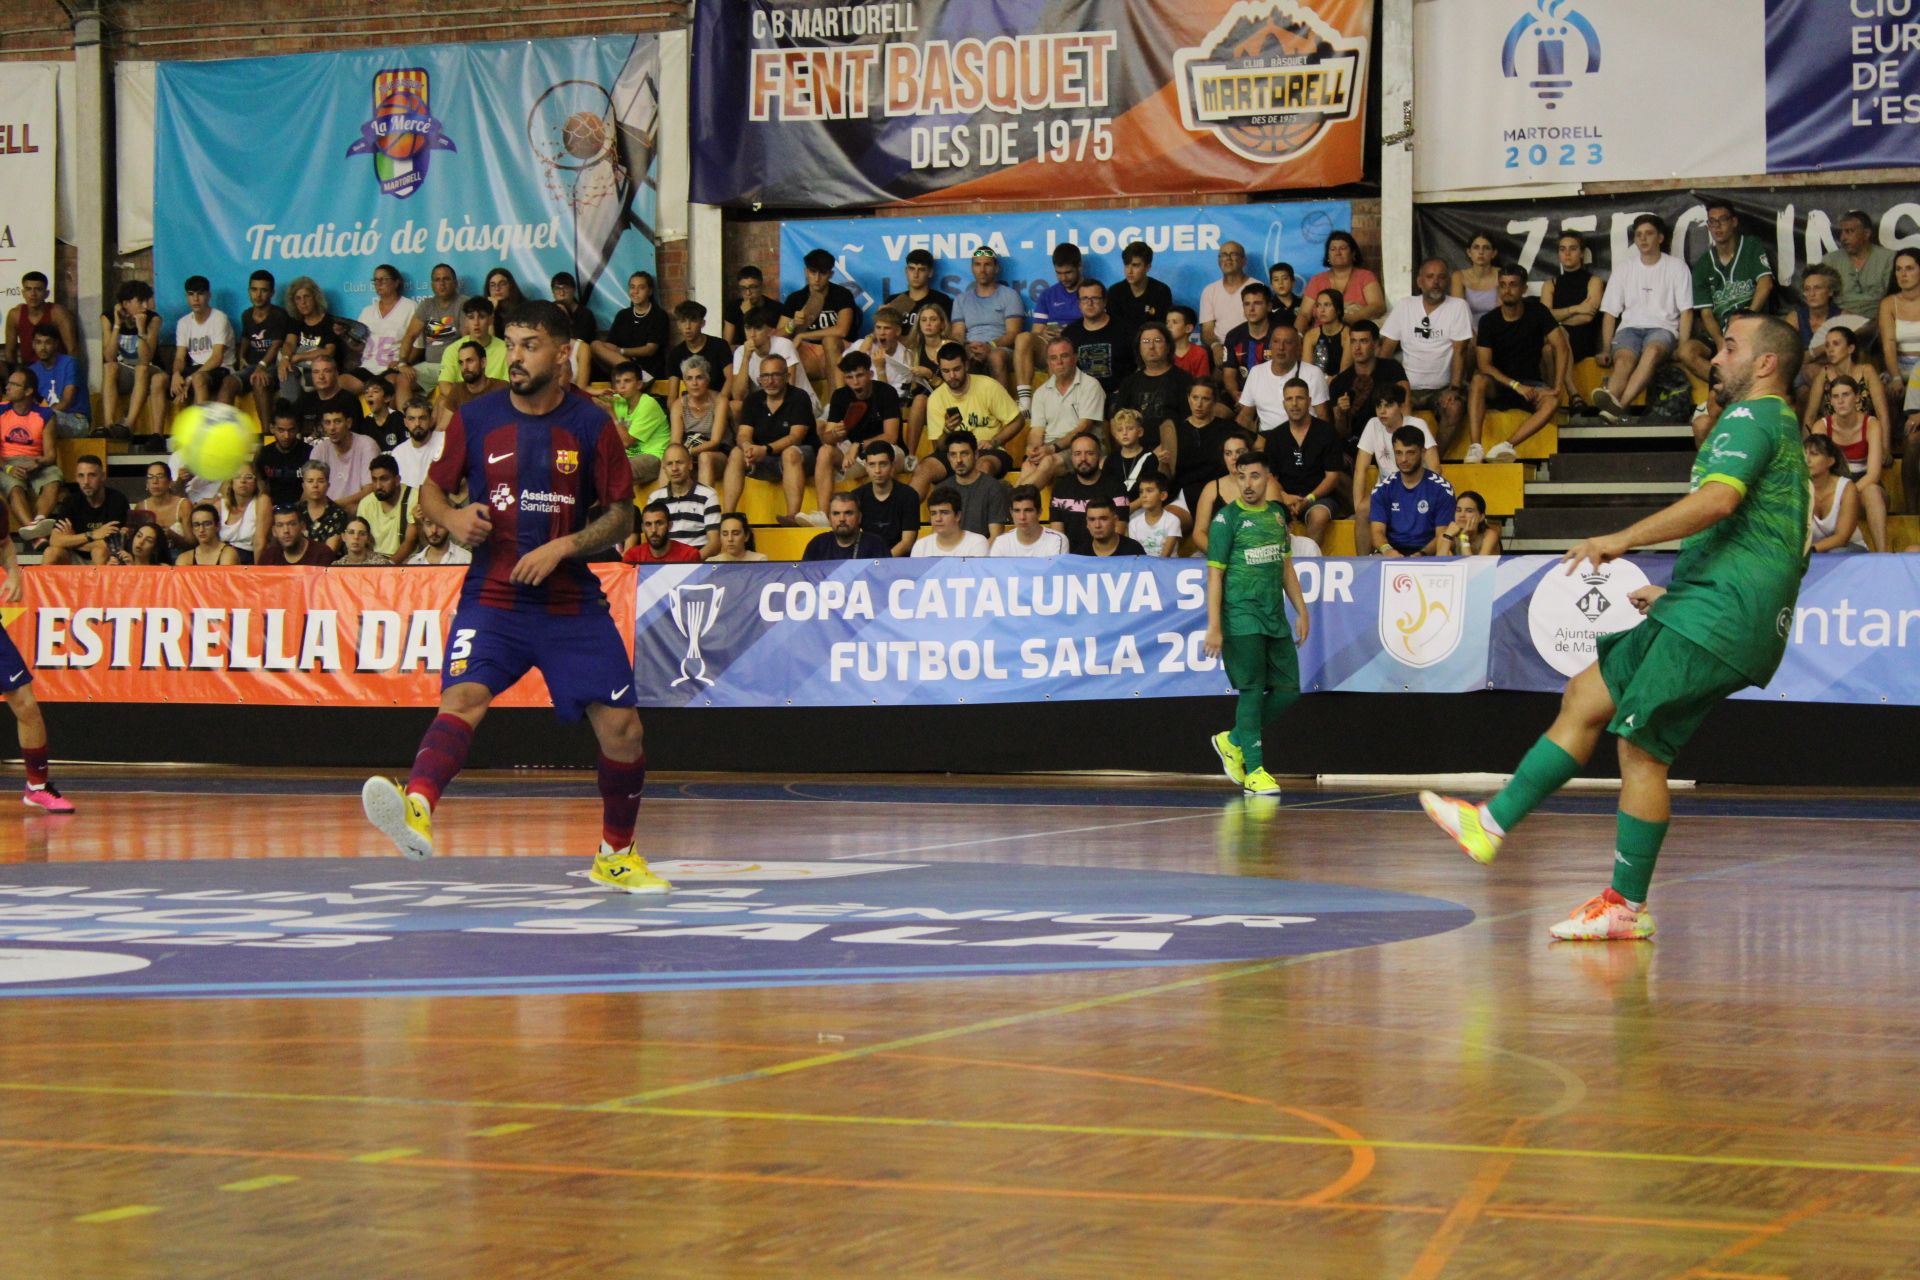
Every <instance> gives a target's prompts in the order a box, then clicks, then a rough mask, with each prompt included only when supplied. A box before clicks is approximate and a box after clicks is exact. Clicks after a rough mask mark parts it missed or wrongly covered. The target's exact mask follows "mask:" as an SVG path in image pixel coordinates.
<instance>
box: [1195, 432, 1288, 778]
mask: <svg viewBox="0 0 1920 1280" xmlns="http://www.w3.org/2000/svg"><path fill="white" fill-rule="evenodd" d="M1234 470H1235V472H1236V474H1237V475H1238V477H1239V480H1240V498H1239V500H1238V501H1237V502H1229V503H1227V504H1226V505H1225V506H1223V507H1221V508H1220V512H1219V514H1218V515H1216V516H1214V518H1213V524H1212V525H1211V526H1210V527H1209V528H1208V530H1207V638H1206V645H1207V652H1208V654H1210V655H1214V656H1219V657H1222V658H1223V659H1224V660H1225V663H1226V668H1227V679H1229V680H1231V681H1232V682H1233V687H1234V688H1235V689H1236V690H1237V691H1238V692H1239V694H1240V702H1239V707H1238V708H1237V709H1236V711H1235V712H1234V717H1233V728H1232V729H1231V730H1229V731H1227V732H1225V733H1216V734H1214V735H1213V749H1214V750H1215V751H1216V752H1218V753H1219V756H1220V765H1221V767H1222V768H1223V769H1225V770H1226V774H1227V777H1229V778H1231V779H1232V780H1233V781H1235V782H1237V783H1239V784H1240V786H1241V787H1242V788H1243V789H1244V790H1246V791H1247V792H1248V793H1249V794H1251V795H1256V796H1277V795H1279V794H1280V784H1279V783H1278V782H1275V781H1274V778H1273V775H1272V774H1270V773H1268V772H1267V761H1266V752H1265V749H1264V746H1265V744H1264V742H1263V741H1262V739H1263V738H1264V736H1265V733H1266V727H1267V726H1268V725H1270V724H1272V723H1273V722H1274V721H1275V720H1278V719H1279V718H1280V717H1281V716H1282V715H1284V714H1285V713H1286V710H1287V708H1288V707H1290V706H1292V705H1293V704H1294V703H1295V702H1296V701H1298V700H1299V697H1300V653H1299V651H1298V650H1297V649H1295V648H1294V641H1295V637H1296V636H1297V637H1298V640H1299V643H1301V644H1305V643H1306V642H1307V598H1306V596H1304V595H1302V594H1301V592H1300V579H1299V578H1298V577H1297V576H1296V575H1295V574H1294V572H1293V559H1292V557H1291V556H1290V555H1289V554H1288V553H1289V552H1290V551H1291V550H1292V549H1293V534H1292V532H1291V531H1290V530H1289V529H1288V528H1287V517H1286V513H1285V512H1284V510H1283V509H1281V508H1279V507H1276V506H1275V505H1273V504H1272V503H1269V502H1265V501H1250V500H1249V497H1250V495H1257V496H1258V497H1259V498H1265V496H1266V492H1267V475H1268V472H1267V459H1266V455H1265V454H1259V453H1252V452H1248V453H1244V454H1242V455H1240V460H1239V462H1237V463H1235V464H1234ZM1283 594H1284V595H1285V597H1286V599H1288V600H1291V601H1293V611H1294V612H1295V613H1297V614H1298V615H1300V621H1299V623H1298V624H1297V625H1296V626H1295V627H1293V628H1289V627H1288V626H1287V607H1286V604H1285V603H1284V602H1283V601H1282V599H1281V596H1282V595H1283Z"/></svg>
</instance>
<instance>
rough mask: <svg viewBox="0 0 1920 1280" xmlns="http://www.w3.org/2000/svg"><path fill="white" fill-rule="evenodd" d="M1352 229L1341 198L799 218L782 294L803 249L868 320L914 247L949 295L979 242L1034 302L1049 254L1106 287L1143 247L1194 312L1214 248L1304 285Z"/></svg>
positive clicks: (966, 278)
mask: <svg viewBox="0 0 1920 1280" xmlns="http://www.w3.org/2000/svg"><path fill="white" fill-rule="evenodd" d="M1352 229H1353V206H1352V205H1351V204H1349V203H1348V202H1347V201H1345V200H1306V201H1289V202H1287V203H1284V204H1241V205H1193V206H1181V207H1175V208H1150V209H1082V210H1076V211H1074V212H1071V213H999V214H969V215H966V216H964V217H939V218H823V219H818V220H815V219H806V220H799V221H788V222H786V223H784V224H782V226H781V228H780V288H781V292H782V293H783V294H786V293H791V292H793V291H794V290H796V289H803V288H805V287H806V275H805V272H804V269H803V268H802V265H801V259H802V258H804V257H805V256H806V253H807V251H808V250H809V249H818V248H825V249H829V250H831V251H832V253H833V256H834V258H835V260H836V261H837V263H838V265H839V269H838V271H836V272H835V277H836V278H837V279H839V280H840V282H841V283H842V284H846V285H848V287H849V288H852V289H853V292H854V296H855V299H856V300H857V301H858V302H859V303H860V307H861V310H862V311H863V312H865V313H866V315H867V317H868V319H869V321H870V320H871V318H872V315H873V309H874V308H875V307H877V306H879V305H880V304H881V303H882V302H884V301H885V300H886V299H888V298H890V297H892V296H893V295H894V294H896V293H900V292H902V291H903V290H905V289H906V287H907V280H906V269H905V263H906V258H907V254H909V253H911V252H912V251H913V250H915V249H925V250H927V251H928V252H929V253H931V254H932V255H933V258H934V279H933V287H934V288H936V289H940V290H943V291H944V292H946V293H949V294H956V295H957V294H958V293H959V292H960V290H962V289H965V288H968V287H969V286H971V285H972V283H973V274H972V271H971V269H970V266H969V262H970V259H971V258H972V256H973V251H974V250H975V249H977V248H979V247H980V246H981V245H985V246H987V247H988V248H989V249H992V250H993V251H994V253H996V254H997V255H999V258H1000V282H1001V283H1002V284H1005V285H1007V286H1009V287H1010V288H1012V289H1013V290H1014V292H1016V293H1018V294H1020V295H1022V296H1023V297H1025V298H1028V299H1030V300H1033V299H1038V298H1039V296H1040V294H1041V293H1042V292H1043V291H1044V290H1045V289H1047V288H1048V287H1049V286H1051V285H1052V284H1053V283H1054V274H1053V257H1052V254H1053V250H1054V246H1055V245H1059V244H1064V243H1067V242H1072V243H1074V244H1077V245H1079V246H1080V249H1081V252H1082V253H1083V254H1084V261H1083V267H1082V270H1083V271H1084V272H1085V274H1086V276H1087V277H1088V278H1089V279H1092V280H1098V281H1100V282H1101V283H1102V284H1106V285H1109V286H1111V285H1112V284H1113V283H1114V282H1115V281H1117V280H1119V279H1120V278H1121V276H1122V271H1121V263H1120V251H1121V250H1122V249H1124V248H1126V247H1127V245H1129V244H1131V243H1132V242H1133V241H1135V240H1141V241H1145V242H1146V244H1147V246H1148V247H1149V248H1151V249H1152V250H1153V255H1154V256H1153V268H1152V272H1153V277H1154V278H1155V279H1156V280H1160V281H1163V282H1164V283H1165V284H1166V286H1167V288H1168V289H1170V290H1172V291H1173V298H1174V301H1176V302H1183V303H1185V304H1186V305H1188V306H1190V307H1197V306H1198V305H1199V303H1200V291H1201V290H1202V289H1204V288H1206V287H1207V285H1209V284H1211V283H1213V282H1214V281H1215V280H1218V279H1219V278H1220V264H1219V262H1218V260H1217V258H1216V255H1217V254H1218V252H1219V250H1220V245H1221V243H1222V242H1224V241H1227V240H1234V241H1238V242H1239V243H1240V244H1241V245H1242V246H1243V247H1244V248H1245V249H1246V251H1247V272H1248V274H1250V275H1252V276H1253V277H1254V279H1256V280H1265V279H1266V277H1267V267H1268V266H1270V265H1272V264H1273V263H1275V262H1289V263H1292V264H1293V267H1294V275H1295V276H1296V277H1297V278H1298V279H1300V280H1302V281H1305V280H1306V279H1307V278H1309V277H1310V276H1312V275H1313V274H1314V273H1315V272H1317V271H1319V270H1320V265H1321V256H1322V254H1323V253H1324V252H1325V247H1326V243H1327V236H1328V234H1329V233H1330V232H1333V231H1351V230H1352Z"/></svg>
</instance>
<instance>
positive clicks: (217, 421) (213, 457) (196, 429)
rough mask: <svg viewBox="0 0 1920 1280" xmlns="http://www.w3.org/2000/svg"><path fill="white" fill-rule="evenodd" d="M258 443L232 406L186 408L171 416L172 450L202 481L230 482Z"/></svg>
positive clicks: (206, 405)
mask: <svg viewBox="0 0 1920 1280" xmlns="http://www.w3.org/2000/svg"><path fill="white" fill-rule="evenodd" d="M258 443H259V442H258V441H257V440H256V439H255V438H254V434H253V432H251V431H249V430H247V426H246V423H244V422H243V421H241V419H240V414H239V412H238V411H236V410H235V409H234V407H233V406H232V405H227V404H196V405H189V406H188V407H186V408H184V409H182V410H180V412H178V413H176V414H174V415H173V451H174V453H175V454H177V455H178V456H179V458H180V465H181V466H183V467H185V468H186V469H187V470H189V471H191V472H193V474H194V475H196V476H198V477H200V478H201V479H202V480H212V481H215V482H216V483H218V482H222V481H226V480H231V479H233V476H234V473H235V472H237V471H239V470H240V468H241V466H242V465H243V464H245V463H246V462H248V461H249V460H251V459H252V457H253V450H254V446H255V445H256V444H258Z"/></svg>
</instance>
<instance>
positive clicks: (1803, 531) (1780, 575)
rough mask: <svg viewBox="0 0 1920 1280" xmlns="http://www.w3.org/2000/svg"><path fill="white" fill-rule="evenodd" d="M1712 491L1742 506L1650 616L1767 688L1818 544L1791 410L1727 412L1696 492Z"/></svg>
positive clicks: (1704, 538) (1773, 400)
mask: <svg viewBox="0 0 1920 1280" xmlns="http://www.w3.org/2000/svg"><path fill="white" fill-rule="evenodd" d="M1709 482H1712V483H1716V484H1724V485H1727V486H1729V487H1731V488H1732V489H1733V490H1734V491H1735V492H1737V493H1738V494H1739V495H1740V505H1739V506H1737V507H1735V508H1734V509H1733V514H1731V515H1729V516H1727V517H1726V519H1724V520H1721V521H1719V522H1718V523H1717V524H1713V525H1709V526H1708V527H1707V528H1705V529H1702V530H1701V531H1700V532H1699V533H1696V534H1694V535H1693V536H1692V537H1690V538H1688V539H1687V540H1686V541H1685V542H1684V543H1682V544H1681V546H1680V555H1679V557H1678V558H1677V559H1676V560H1675V561H1674V564H1673V580H1672V582H1670V583H1669V584H1668V586H1667V593H1666V594H1665V595H1663V596H1661V597H1660V599H1659V600H1658V601H1656V602H1655V603H1654V606H1653V609H1652V610H1651V611H1650V613H1649V616H1650V617H1653V618H1657V619H1658V620H1659V621H1660V622H1661V624H1662V625H1664V626H1666V627H1668V628H1669V629H1671V630H1673V631H1676V632H1678V633H1679V634H1681V635H1683V636H1685V637H1686V638H1687V639H1689V640H1691V641H1693V642H1694V643H1695V644H1697V645H1699V646H1700V647H1701V648H1703V649H1705V650H1707V651H1708V652H1709V653H1712V654H1715V655H1717V656H1718V657H1720V658H1721V659H1722V660H1723V661H1725V662H1726V664H1727V665H1728V666H1730V667H1732V668H1733V669H1734V670H1735V671H1738V672H1739V673H1740V674H1741V675H1744V676H1745V677H1747V679H1749V680H1751V681H1752V682H1753V683H1754V684H1756V685H1764V684H1766V683H1767V681H1769V680H1771V679H1772V678H1773V673H1774V671H1775V670H1777V669H1778V668H1779V666H1780V659H1781V657H1782V656H1783V655H1784V654H1785V653H1786V651H1787V633H1788V632H1789V631H1790V630H1792V628H1793V605H1794V601H1796V600H1797V599H1799V597H1800V579H1801V577H1802V575H1804V574H1805V573H1806V571H1807V556H1808V551H1809V548H1810V545H1811V544H1810V540H1809V531H1810V525H1809V523H1808V510H1809V508H1810V507H1811V505H1812V500H1813V489H1812V482H1811V481H1810V480H1809V478H1808V476H1807V459H1806V455H1805V454H1804V453H1803V452H1802V451H1801V448H1800V419H1799V418H1798V417H1796V416H1795V415H1794V412H1793V410H1792V409H1791V408H1789V407H1788V405H1787V402H1786V401H1784V400H1782V399H1780V398H1779V397H1778V396H1765V397H1762V398H1761V399H1757V400H1742V401H1739V402H1738V403H1736V404H1730V405H1728V406H1727V408H1726V411H1725V412H1724V413H1722V414H1721V415H1720V421H1719V422H1717V423H1715V424H1714V428H1713V434H1712V435H1711V436H1709V437H1708V438H1707V439H1706V441H1705V442H1704V443H1702V444H1701V446H1700V452H1699V454H1698V455H1696V456H1695V458H1694V460H1693V488H1694V489H1696V490H1697V489H1699V488H1700V486H1701V485H1703V484H1707V483H1709Z"/></svg>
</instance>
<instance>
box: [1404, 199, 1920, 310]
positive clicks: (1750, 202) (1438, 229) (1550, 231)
mask: <svg viewBox="0 0 1920 1280" xmlns="http://www.w3.org/2000/svg"><path fill="white" fill-rule="evenodd" d="M1709 197H1712V198H1717V199H1724V200H1727V201H1729V202H1731V203H1732V205H1733V207H1734V211H1735V212H1736V213H1737V214H1738V215H1739V217H1740V230H1741V233H1742V234H1743V235H1749V236H1755V237H1757V238H1758V239H1759V240H1760V243H1761V244H1763V245H1765V246H1766V249H1767V254H1768V256H1769V257H1770V258H1771V259H1772V261H1773V269H1774V273H1775V276H1776V278H1777V279H1778V280H1779V281H1780V282H1781V283H1782V284H1783V285H1786V284H1790V285H1797V284H1798V283H1799V278H1800V272H1801V271H1802V270H1804V269H1805V268H1806V266H1807V264H1808V263H1812V262H1818V261H1820V259H1822V258H1824V257H1826V256H1827V254H1829V253H1831V252H1833V250H1834V249H1835V248H1836V247H1837V246H1838V244H1839V242H1840V237H1839V234H1838V232H1837V231H1836V230H1835V227H1836V225H1837V224H1838V223H1839V221H1840V218H1841V215H1843V214H1845V213H1846V212H1847V211H1848V210H1851V209H1859V210H1862V211H1863V212H1865V213H1866V214H1867V215H1868V216H1869V217H1870V218H1872V219H1873V222H1874V226H1875V228H1876V236H1875V238H1876V240H1877V241H1878V243H1880V244H1883V245H1885V246H1886V247H1887V248H1889V249H1898V248H1901V247H1904V246H1912V245H1920V186H1915V185H1913V184H1911V183H1907V184H1894V185H1890V186H1873V187H1781V188H1779V189H1777V190H1767V189H1762V188H1745V187H1743V188H1736V189H1732V190H1727V191H1714V190H1712V189H1711V188H1707V187H1695V188H1692V189H1686V188H1681V189H1677V190H1674V191H1651V192H1650V191H1642V192H1638V193H1636V194H1632V195H1618V196H1573V197H1568V198H1565V199H1560V198H1555V199H1551V200H1486V201H1472V202H1468V203H1462V204H1423V205H1420V206H1418V207H1417V208H1416V210H1415V215H1414V216H1415V232H1416V234H1417V236H1418V239H1419V245H1418V248H1419V252H1420V256H1422V257H1440V258H1445V259H1446V260H1447V261H1449V262H1454V263H1460V262H1465V261H1466V260H1467V244H1468V243H1469V242H1470V241H1471V240H1472V239H1473V237H1474V236H1476V235H1483V234H1484V235H1487V236H1491V237H1492V238H1493V243H1494V246H1495V248H1496V250H1497V251H1498V253H1499V260H1500V261H1501V262H1517V263H1519V264H1520V265H1521V266H1522V267H1524V268H1526V269H1527V270H1528V271H1529V272H1530V273H1531V274H1532V275H1533V277H1534V278H1535V279H1536V280H1545V279H1549V278H1551V277H1552V276H1554V275H1555V274H1557V273H1558V271H1559V266H1558V259H1557V258H1556V257H1555V256H1554V241H1555V238H1556V237H1557V236H1558V235H1559V234H1560V233H1561V232H1562V231H1577V232H1579V233H1580V234H1581V235H1583V236H1585V237H1586V241H1587V247H1588V248H1589V249H1590V250H1591V251H1592V254H1593V265H1594V267H1595V268H1597V269H1598V270H1600V271H1601V272H1606V271H1610V270H1611V269H1612V265H1613V263H1614V262H1615V261H1616V260H1617V259H1620V258H1622V257H1623V256H1625V255H1627V254H1630V253H1632V252H1633V220H1634V219H1635V218H1637V217H1639V216H1640V215H1641V214H1643V213H1656V214H1659V215H1660V216H1661V217H1662V218H1664V219H1665V220H1666V222H1667V225H1668V226H1669V227H1671V228H1672V229H1673V231H1674V236H1673V242H1672V243H1671V244H1670V245H1669V246H1668V249H1667V251H1668V252H1669V253H1673V254H1676V255H1680V256H1683V257H1684V258H1685V259H1686V261H1688V262H1689V263H1691V262H1692V261H1693V260H1694V259H1695V258H1697V257H1699V256H1700V255H1701V254H1702V253H1705V252H1706V250H1707V211H1706V205H1705V203H1704V202H1705V201H1706V200H1707V199H1708V198H1709ZM1393 292H1394V291H1393V289H1391V288H1389V289H1388V294H1389V296H1392V295H1393ZM1402 292H1404V290H1402Z"/></svg>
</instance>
